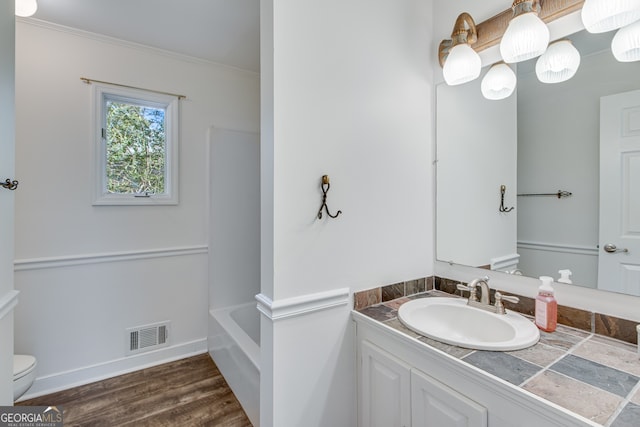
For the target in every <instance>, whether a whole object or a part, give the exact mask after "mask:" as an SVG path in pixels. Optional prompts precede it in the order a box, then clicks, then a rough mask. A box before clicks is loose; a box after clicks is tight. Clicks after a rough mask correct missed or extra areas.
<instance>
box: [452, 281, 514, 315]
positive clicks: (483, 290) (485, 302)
mask: <svg viewBox="0 0 640 427" xmlns="http://www.w3.org/2000/svg"><path fill="white" fill-rule="evenodd" d="M488 282H489V276H484V277H481V278H478V279H473V280H472V281H471V282H470V283H469V284H468V285H463V284H462V283H458V285H457V288H458V290H461V291H469V300H468V301H467V304H468V305H470V306H472V307H476V308H481V309H483V310H487V311H492V312H494V313H497V314H505V308H504V305H503V304H502V301H509V302H512V303H517V302H518V301H520V300H519V299H518V297H514V296H508V295H502V294H501V293H500V292H496V304H495V306H493V305H491V302H490V299H489V296H490V294H491V292H490V288H489V283H488ZM478 286H479V287H480V301H478V295H477V288H478Z"/></svg>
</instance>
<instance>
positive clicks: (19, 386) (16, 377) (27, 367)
mask: <svg viewBox="0 0 640 427" xmlns="http://www.w3.org/2000/svg"><path fill="white" fill-rule="evenodd" d="M36 365H37V362H36V358H35V357H33V356H29V355H26V354H14V355H13V400H14V401H15V400H17V399H18V398H19V397H20V396H22V395H23V394H24V393H25V392H26V391H27V390H29V387H31V384H33V381H34V380H35V379H36Z"/></svg>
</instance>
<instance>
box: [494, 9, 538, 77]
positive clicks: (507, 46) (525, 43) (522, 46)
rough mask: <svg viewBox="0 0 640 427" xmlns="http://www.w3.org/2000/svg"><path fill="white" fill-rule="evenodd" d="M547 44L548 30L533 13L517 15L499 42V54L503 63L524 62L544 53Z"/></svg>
mask: <svg viewBox="0 0 640 427" xmlns="http://www.w3.org/2000/svg"><path fill="white" fill-rule="evenodd" d="M548 44H549V28H547V26H546V25H545V23H544V22H542V20H541V19H540V18H538V16H537V15H536V14H535V13H533V12H529V13H524V14H522V15H518V16H516V17H515V18H513V19H512V20H511V21H509V26H508V27H507V30H506V31H505V33H504V36H502V40H501V41H500V54H501V55H502V59H503V60H504V62H506V63H508V64H511V63H514V62H521V61H526V60H527V59H531V58H535V57H536V56H539V55H541V54H542V53H544V51H545V49H546V48H547V45H548Z"/></svg>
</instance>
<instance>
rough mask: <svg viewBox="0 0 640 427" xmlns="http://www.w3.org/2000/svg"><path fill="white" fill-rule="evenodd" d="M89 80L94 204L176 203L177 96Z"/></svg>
mask: <svg viewBox="0 0 640 427" xmlns="http://www.w3.org/2000/svg"><path fill="white" fill-rule="evenodd" d="M94 85H95V88H94V98H95V99H94V105H95V118H94V127H95V129H94V135H96V147H97V149H96V150H95V152H96V182H95V191H96V192H95V198H94V205H173V204H177V203H178V182H177V176H178V135H179V132H178V104H179V100H178V97H177V96H173V95H165V94H159V93H155V92H149V91H144V90H139V89H129V88H122V87H118V86H112V85H107V84H102V83H94Z"/></svg>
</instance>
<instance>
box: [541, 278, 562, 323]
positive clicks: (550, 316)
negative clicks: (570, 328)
mask: <svg viewBox="0 0 640 427" xmlns="http://www.w3.org/2000/svg"><path fill="white" fill-rule="evenodd" d="M540 280H541V281H542V285H540V287H539V288H538V296H537V297H536V326H537V327H538V328H539V329H542V330H543V331H545V332H553V331H555V330H556V326H557V323H558V302H557V301H556V299H555V297H554V296H553V294H554V291H553V287H552V286H551V283H553V278H552V277H549V276H540Z"/></svg>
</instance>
